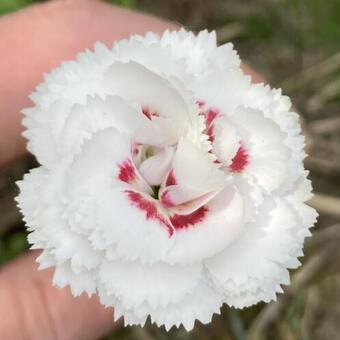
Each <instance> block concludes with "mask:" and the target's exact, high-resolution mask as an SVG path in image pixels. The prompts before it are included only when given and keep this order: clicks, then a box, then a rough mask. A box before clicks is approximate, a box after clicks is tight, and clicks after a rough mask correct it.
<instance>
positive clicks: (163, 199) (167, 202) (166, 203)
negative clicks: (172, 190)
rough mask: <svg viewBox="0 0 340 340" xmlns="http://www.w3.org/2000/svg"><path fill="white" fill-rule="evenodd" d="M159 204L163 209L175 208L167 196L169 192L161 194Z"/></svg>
mask: <svg viewBox="0 0 340 340" xmlns="http://www.w3.org/2000/svg"><path fill="white" fill-rule="evenodd" d="M160 202H161V203H162V205H163V206H164V207H165V208H172V207H174V206H175V204H174V202H172V200H171V198H170V196H169V191H168V190H166V191H164V192H163V193H162V196H161V198H160Z"/></svg>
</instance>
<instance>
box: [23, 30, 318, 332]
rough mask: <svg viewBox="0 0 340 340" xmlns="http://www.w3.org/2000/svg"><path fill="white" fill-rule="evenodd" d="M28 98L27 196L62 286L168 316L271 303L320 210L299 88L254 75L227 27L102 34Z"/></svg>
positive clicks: (29, 219) (184, 318) (189, 317)
mask: <svg viewBox="0 0 340 340" xmlns="http://www.w3.org/2000/svg"><path fill="white" fill-rule="evenodd" d="M31 98H32V100H33V101H34V104H35V106H34V107H32V108H29V109H26V110H24V114H25V116H26V117H25V118H24V125H25V126H26V128H27V130H26V132H25V136H26V137H27V139H28V149H29V150H30V151H31V152H32V153H33V154H34V155H36V157H37V159H38V161H39V162H40V164H41V166H40V167H39V168H37V169H34V170H32V171H31V172H30V174H28V175H26V176H25V178H24V180H23V181H21V182H20V183H19V186H20V189H21V193H20V195H19V197H18V198H17V200H18V203H19V206H20V208H21V210H22V213H23V215H24V219H25V222H26V223H27V225H28V229H29V231H30V232H31V233H30V234H29V241H30V242H31V243H32V248H38V249H43V252H42V254H41V256H40V257H39V258H38V261H39V263H40V267H41V268H46V267H50V266H55V267H56V271H55V275H54V284H55V285H56V286H59V287H64V286H66V285H70V287H71V290H72V293H73V294H74V295H79V294H81V293H82V292H87V293H88V294H89V295H91V294H94V293H98V294H99V297H100V299H101V302H102V303H103V304H105V305H108V306H113V307H114V308H115V318H119V317H121V316H124V318H125V322H126V324H144V323H145V321H146V318H147V317H148V315H150V316H151V320H152V321H153V322H155V323H156V324H157V325H159V326H161V325H165V327H166V328H167V329H169V328H171V327H172V326H173V325H176V326H179V325H180V324H183V325H184V327H185V328H186V329H188V330H190V329H191V328H192V327H193V325H194V322H195V320H196V319H197V320H200V321H201V322H204V323H205V322H209V321H210V320H211V317H212V314H213V313H218V312H219V310H220V306H221V305H222V304H223V303H227V304H228V305H230V306H235V307H239V308H242V307H245V306H249V305H252V304H255V303H257V302H259V301H265V302H268V301H270V300H273V299H275V297H276V293H278V292H281V291H282V290H281V287H280V285H281V284H287V283H288V282H289V274H288V270H287V268H296V267H297V266H298V265H299V261H298V260H297V257H299V256H301V255H302V246H303V240H304V238H305V237H306V236H308V235H309V230H308V229H309V228H310V227H311V226H312V225H313V223H314V221H315V219H316V213H315V211H314V210H313V209H312V208H310V207H308V206H306V205H305V204H304V202H305V201H306V200H308V199H309V198H310V197H311V185H310V183H309V181H308V180H307V179H306V175H307V172H306V171H305V170H304V168H303V164H302V160H303V158H304V156H305V154H304V152H303V145H304V139H303V137H302V135H301V134H300V127H299V123H298V116H297V114H295V113H292V112H289V109H290V100H289V99H288V98H287V97H284V96H282V95H281V92H280V91H279V90H271V89H270V88H269V87H268V86H264V85H263V84H257V85H252V84H251V83H250V78H249V77H248V76H245V75H244V74H243V73H242V71H241V69H240V59H239V57H238V55H237V54H236V52H235V51H234V50H233V48H232V45H231V44H226V45H223V46H220V47H217V46H216V37H215V33H214V32H212V33H208V32H207V31H202V32H200V33H199V34H198V35H197V36H194V35H193V34H192V33H190V32H186V31H185V30H180V31H179V32H165V33H164V34H163V35H162V36H161V37H159V36H158V35H155V34H153V33H148V34H146V35H145V36H144V37H142V36H138V35H136V36H132V37H131V38H130V39H129V40H122V41H118V42H116V43H115V44H114V46H113V48H112V49H107V48H106V47H105V46H104V45H102V44H97V45H96V46H95V50H94V52H90V51H86V52H84V53H82V54H80V55H79V56H78V58H77V60H76V61H71V62H65V63H63V64H62V65H61V67H60V68H58V69H56V70H54V71H53V72H52V73H51V74H49V75H46V77H45V81H44V83H43V84H41V85H40V86H39V87H38V88H37V91H36V92H35V93H33V94H32V95H31Z"/></svg>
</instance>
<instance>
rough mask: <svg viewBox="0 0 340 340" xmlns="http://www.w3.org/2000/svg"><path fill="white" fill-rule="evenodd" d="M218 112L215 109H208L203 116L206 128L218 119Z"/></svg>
mask: <svg viewBox="0 0 340 340" xmlns="http://www.w3.org/2000/svg"><path fill="white" fill-rule="evenodd" d="M219 114H220V111H219V110H218V109H215V108H211V109H209V110H208V111H207V112H205V113H204V115H205V124H206V126H207V127H209V126H210V125H211V123H212V122H213V121H214V120H215V119H216V118H217V117H218V115H219Z"/></svg>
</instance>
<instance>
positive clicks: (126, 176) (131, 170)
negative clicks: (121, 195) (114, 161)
mask: <svg viewBox="0 0 340 340" xmlns="http://www.w3.org/2000/svg"><path fill="white" fill-rule="evenodd" d="M118 166H119V174H118V178H119V179H120V180H121V181H122V182H126V183H132V182H134V181H135V180H136V178H137V176H136V171H135V167H134V166H133V164H132V162H131V160H130V159H127V160H126V161H124V162H123V163H122V164H119V165H118Z"/></svg>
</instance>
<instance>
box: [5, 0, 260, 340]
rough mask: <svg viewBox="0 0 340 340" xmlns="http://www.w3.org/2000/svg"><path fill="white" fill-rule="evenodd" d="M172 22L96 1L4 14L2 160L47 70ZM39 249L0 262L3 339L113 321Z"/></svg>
mask: <svg viewBox="0 0 340 340" xmlns="http://www.w3.org/2000/svg"><path fill="white" fill-rule="evenodd" d="M167 28H170V29H176V28H177V26H176V25H175V24H173V23H170V22H166V21H163V20H161V19H157V18H154V17H151V16H147V15H145V14H141V13H136V12H132V11H128V10H125V9H121V8H118V7H114V6H111V5H108V4H105V3H102V2H99V1H96V0H55V1H52V2H48V3H45V4H39V5H35V6H31V7H29V8H27V9H24V10H22V11H19V12H16V13H14V14H11V15H7V16H4V17H2V18H0V36H1V43H0V55H1V62H0V79H1V80H2V81H1V82H0V167H1V166H5V165H8V164H9V163H10V162H12V161H14V160H15V159H17V158H19V157H21V156H23V155H24V154H25V152H26V151H25V140H24V138H23V137H22V136H21V132H22V126H21V118H22V116H21V114H20V110H21V109H22V108H24V107H29V106H30V105H32V103H31V102H30V100H29V98H28V95H29V94H30V93H31V92H32V91H33V90H34V88H35V87H36V86H37V85H38V84H39V83H40V82H41V81H42V80H43V77H42V75H43V73H44V72H45V73H46V72H49V71H50V70H51V69H52V68H54V67H56V66H58V65H59V64H60V62H61V61H63V60H69V59H73V58H74V57H75V56H76V54H77V53H78V52H79V51H81V50H84V49H86V48H92V46H93V45H94V43H95V42H96V41H101V42H103V43H105V44H107V45H108V46H111V45H112V42H113V40H116V39H121V38H125V37H127V36H128V35H130V34H133V33H140V34H143V33H145V32H146V31H154V32H159V33H161V32H163V31H164V30H165V29H167ZM27 38H28V39H27ZM243 68H244V71H245V72H246V73H248V74H251V75H252V76H253V80H255V81H260V80H261V78H260V77H259V76H258V75H257V74H256V73H254V72H253V71H251V70H250V69H249V68H248V67H247V66H243ZM38 255H39V252H37V251H34V252H33V251H31V252H29V253H26V254H24V255H22V256H20V257H19V258H17V259H15V260H14V261H12V262H11V263H9V264H7V265H6V266H4V267H3V268H0V301H1V304H0V320H1V322H0V339H7V340H21V339H24V340H30V339H34V340H49V339H63V340H68V339H70V340H71V339H72V340H74V339H80V340H82V339H96V338H98V337H100V336H102V335H104V334H106V333H107V332H108V331H109V330H110V329H112V328H113V327H114V323H113V321H112V318H113V309H110V308H104V307H103V306H101V305H100V304H99V302H98V299H97V298H96V297H92V298H89V297H87V296H86V295H85V294H82V295H81V296H80V297H78V298H73V297H72V295H71V293H70V290H69V288H64V289H57V288H55V287H53V286H52V274H53V270H52V269H51V270H43V271H38V270H37V264H36V263H35V259H36V257H37V256H38Z"/></svg>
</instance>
